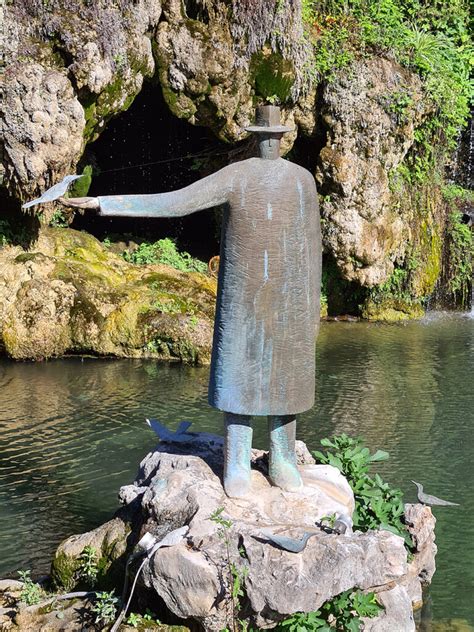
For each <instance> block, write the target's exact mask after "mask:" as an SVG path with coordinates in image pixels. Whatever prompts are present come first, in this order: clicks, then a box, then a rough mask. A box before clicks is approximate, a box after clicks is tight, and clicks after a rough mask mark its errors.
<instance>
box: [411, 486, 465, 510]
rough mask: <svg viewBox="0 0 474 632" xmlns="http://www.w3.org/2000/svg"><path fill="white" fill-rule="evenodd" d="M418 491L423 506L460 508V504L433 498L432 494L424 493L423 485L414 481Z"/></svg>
mask: <svg viewBox="0 0 474 632" xmlns="http://www.w3.org/2000/svg"><path fill="white" fill-rule="evenodd" d="M412 483H414V484H415V485H416V487H417V489H418V500H419V501H420V503H422V504H423V505H429V506H432V505H439V506H440V507H448V506H449V507H459V503H452V502H450V501H449V500H443V499H442V498H438V497H437V496H432V495H431V494H426V493H425V492H424V491H423V485H422V484H421V483H417V482H416V481H412Z"/></svg>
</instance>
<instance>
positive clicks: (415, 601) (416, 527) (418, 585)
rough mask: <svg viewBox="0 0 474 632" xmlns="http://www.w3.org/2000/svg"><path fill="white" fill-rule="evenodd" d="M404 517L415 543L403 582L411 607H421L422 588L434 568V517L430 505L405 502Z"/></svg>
mask: <svg viewBox="0 0 474 632" xmlns="http://www.w3.org/2000/svg"><path fill="white" fill-rule="evenodd" d="M405 519H406V522H407V525H408V531H409V532H410V534H411V536H412V539H413V542H414V545H415V550H416V554H415V555H414V556H413V559H412V560H411V562H410V563H409V565H408V573H407V576H406V578H405V579H404V582H403V583H404V585H405V587H406V589H407V592H408V595H409V597H410V599H411V602H412V605H413V608H415V609H416V608H419V607H421V605H422V602H423V595H422V588H424V587H426V586H427V585H429V584H430V583H431V579H432V577H433V575H434V572H435V570H436V565H435V557H436V552H437V546H436V544H435V524H436V518H435V517H434V516H433V514H432V512H431V507H427V506H426V505H420V504H416V505H415V504H406V505H405Z"/></svg>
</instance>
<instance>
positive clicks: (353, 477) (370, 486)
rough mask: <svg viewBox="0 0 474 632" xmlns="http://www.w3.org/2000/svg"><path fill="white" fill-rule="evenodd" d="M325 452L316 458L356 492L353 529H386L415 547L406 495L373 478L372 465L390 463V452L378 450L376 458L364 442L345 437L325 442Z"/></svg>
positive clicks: (317, 453)
mask: <svg viewBox="0 0 474 632" xmlns="http://www.w3.org/2000/svg"><path fill="white" fill-rule="evenodd" d="M321 445H322V446H324V447H325V448H327V450H326V452H321V451H316V452H314V453H313V454H314V456H315V458H316V459H318V460H319V461H320V462H321V463H327V464H329V465H333V466H334V467H337V469H338V470H339V471H340V472H341V473H342V474H344V476H345V477H346V478H347V481H348V483H349V485H350V486H351V488H352V491H353V492H354V498H355V510H354V514H353V516H352V519H353V521H354V527H355V528H357V529H360V530H367V529H385V530H387V531H391V532H392V533H395V534H397V535H399V536H401V537H402V538H404V540H405V544H406V546H407V547H408V548H410V547H412V545H413V543H412V540H411V536H410V534H409V533H408V531H407V528H406V526H405V524H404V523H403V520H402V517H403V511H404V506H403V493H402V491H401V490H399V489H396V488H391V487H390V485H388V483H385V482H384V480H383V479H382V478H381V476H380V475H379V474H375V476H374V477H373V478H372V477H371V476H369V470H370V468H371V466H372V464H373V463H377V462H380V461H385V460H386V459H388V457H389V455H388V452H384V451H383V450H377V451H376V452H375V453H374V454H371V453H370V450H369V449H368V448H367V447H365V446H364V443H363V441H362V439H360V438H357V439H352V438H351V437H348V436H347V435H346V434H341V435H339V436H336V437H333V438H332V440H330V439H322V440H321Z"/></svg>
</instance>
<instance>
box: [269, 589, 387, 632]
mask: <svg viewBox="0 0 474 632" xmlns="http://www.w3.org/2000/svg"><path fill="white" fill-rule="evenodd" d="M382 610H383V607H382V606H381V605H380V604H379V603H378V602H377V599H376V597H375V594H374V593H372V592H370V593H363V592H361V591H358V590H357V591H355V592H353V591H352V590H346V591H345V592H343V593H341V594H340V595H337V596H336V597H334V598H333V599H330V600H329V601H326V603H324V604H323V605H322V606H321V608H320V609H319V610H317V611H316V612H297V613H296V614H294V615H293V616H292V617H289V618H288V619H286V620H285V621H283V622H282V623H280V624H279V625H278V626H277V628H276V629H277V630H279V631H281V632H303V631H304V630H307V631H308V632H310V631H312V630H317V632H336V631H340V632H359V630H360V626H361V623H362V621H361V617H369V618H372V617H376V616H377V615H378V614H379V613H380V612H381V611H382Z"/></svg>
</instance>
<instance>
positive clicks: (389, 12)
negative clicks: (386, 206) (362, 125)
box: [303, 0, 474, 320]
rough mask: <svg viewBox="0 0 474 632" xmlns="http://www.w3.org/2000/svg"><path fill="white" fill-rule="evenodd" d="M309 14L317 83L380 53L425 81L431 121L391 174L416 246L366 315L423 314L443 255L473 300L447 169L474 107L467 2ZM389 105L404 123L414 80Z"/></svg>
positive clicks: (381, 4)
mask: <svg viewBox="0 0 474 632" xmlns="http://www.w3.org/2000/svg"><path fill="white" fill-rule="evenodd" d="M303 20H304V22H305V24H306V35H307V37H308V38H309V40H310V41H311V43H312V46H313V50H314V61H313V64H312V65H311V66H310V67H309V69H308V71H309V72H310V73H311V74H312V76H313V81H315V82H322V83H327V82H332V81H335V80H337V79H338V78H339V77H340V76H341V75H343V74H346V75H347V74H349V75H350V73H351V67H353V65H354V63H355V62H356V61H357V60H360V59H364V58H370V57H377V56H378V57H386V58H388V59H393V60H394V61H396V62H397V63H398V64H400V65H401V66H402V67H404V68H406V69H408V70H409V71H411V72H412V73H415V74H416V75H418V76H419V78H420V79H421V87H422V91H423V107H424V115H423V119H422V121H421V122H420V123H418V124H417V125H416V127H415V129H414V142H413V144H412V146H411V147H410V148H409V151H408V152H407V153H406V155H405V157H404V159H403V161H402V162H401V163H400V164H398V165H397V166H396V168H395V169H392V170H391V171H390V173H389V176H390V187H391V192H392V202H391V204H392V206H393V207H395V208H396V209H397V211H398V213H400V212H402V213H404V214H405V215H406V216H407V217H408V216H409V221H408V223H409V228H410V234H411V238H410V244H409V245H408V246H407V247H406V248H405V250H404V252H403V253H401V254H400V255H398V256H397V257H396V259H395V265H394V270H393V273H392V274H391V275H390V276H389V277H388V278H386V280H385V281H383V282H382V283H377V284H376V285H375V286H374V287H373V288H372V289H370V290H369V291H368V293H367V296H366V298H365V299H364V300H363V309H362V313H363V315H364V316H365V317H368V318H374V319H381V320H399V319H405V318H409V317H417V316H420V315H422V314H423V306H424V303H425V302H426V300H427V299H428V298H429V297H430V295H431V294H432V293H433V291H434V289H435V287H436V284H437V282H438V280H439V278H440V275H441V271H442V267H443V260H444V262H445V263H446V261H448V262H452V265H451V264H450V263H448V267H450V271H449V272H447V273H445V275H444V276H445V277H450V280H449V281H447V283H448V287H449V290H450V296H451V302H453V303H454V304H457V305H460V306H466V305H467V304H468V287H469V284H470V282H471V281H470V279H471V275H472V248H473V243H474V242H473V237H472V232H471V231H470V230H469V228H468V226H466V224H465V223H463V221H462V215H461V213H460V211H459V210H457V211H456V210H455V209H454V210H453V195H452V194H450V189H449V187H446V184H445V182H446V175H445V168H446V165H447V163H448V162H449V160H450V159H451V157H452V154H453V151H454V149H455V147H456V144H457V142H458V140H459V135H460V131H461V129H462V128H463V127H464V126H465V124H466V121H467V119H468V117H469V113H470V108H469V106H470V100H471V98H472V82H471V80H470V70H471V68H472V63H473V50H474V49H473V43H472V38H471V29H470V19H469V7H468V3H467V2H465V0H456V1H455V2H453V3H449V4H446V3H444V2H438V1H435V2H429V3H426V2H422V1H420V0H403V1H402V2H394V1H393V0H382V1H378V0H349V1H343V0H325V1H324V2H316V1H315V0H304V2H303ZM383 105H384V108H385V110H386V112H387V113H389V114H390V116H391V117H393V118H394V119H396V120H397V121H398V122H399V123H400V124H403V123H404V122H407V121H408V120H409V116H410V109H412V108H413V107H414V106H416V103H415V95H414V93H413V91H412V89H411V88H410V86H409V85H408V84H406V85H403V84H402V85H401V86H400V87H399V88H398V89H397V90H395V91H392V92H390V90H389V89H388V86H387V95H386V99H385V102H384V104H383ZM416 107H418V108H419V105H417V106H416ZM454 197H455V199H457V200H461V199H464V200H465V199H466V193H463V192H462V191H460V190H459V187H458V188H457V194H456V196H454ZM471 203H472V202H471ZM330 228H331V227H330V226H329V229H330Z"/></svg>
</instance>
